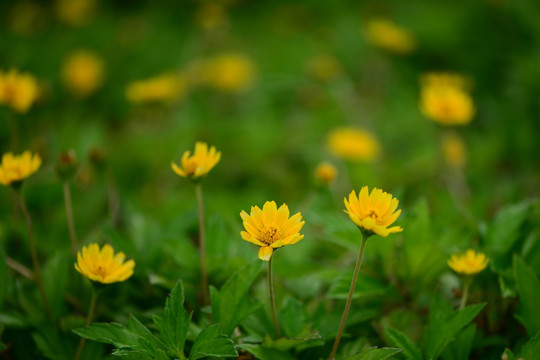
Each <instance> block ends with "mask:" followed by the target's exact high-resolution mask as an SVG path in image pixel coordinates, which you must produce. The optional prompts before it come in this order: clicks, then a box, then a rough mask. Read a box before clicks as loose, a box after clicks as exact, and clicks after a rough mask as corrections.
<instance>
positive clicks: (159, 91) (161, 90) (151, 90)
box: [126, 73, 188, 103]
mask: <svg viewBox="0 0 540 360" xmlns="http://www.w3.org/2000/svg"><path fill="white" fill-rule="evenodd" d="M187 88H188V81H187V78H186V76H185V75H183V74H174V73H167V74H164V75H161V76H156V77H153V78H150V79H147V80H140V81H134V82H132V83H130V84H129V85H128V86H127V88H126V97H127V99H128V100H129V101H131V102H133V103H151V102H173V101H175V100H179V99H180V98H182V97H183V96H185V94H186V92H187Z"/></svg>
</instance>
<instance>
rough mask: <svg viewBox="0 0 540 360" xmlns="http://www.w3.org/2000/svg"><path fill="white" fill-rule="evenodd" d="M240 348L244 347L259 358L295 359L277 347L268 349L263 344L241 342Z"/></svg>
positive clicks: (269, 359)
mask: <svg viewBox="0 0 540 360" xmlns="http://www.w3.org/2000/svg"><path fill="white" fill-rule="evenodd" d="M238 348H240V349H244V350H246V351H247V352H249V353H250V354H252V355H253V356H255V357H256V358H257V359H259V360H295V359H294V358H293V357H292V356H291V355H289V354H287V353H286V352H283V351H279V350H276V349H268V348H265V347H263V346H261V345H254V344H240V345H238Z"/></svg>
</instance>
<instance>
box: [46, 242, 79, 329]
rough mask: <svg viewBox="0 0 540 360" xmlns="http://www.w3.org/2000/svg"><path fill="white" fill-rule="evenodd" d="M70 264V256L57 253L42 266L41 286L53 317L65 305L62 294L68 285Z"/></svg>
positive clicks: (58, 314)
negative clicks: (43, 288)
mask: <svg viewBox="0 0 540 360" xmlns="http://www.w3.org/2000/svg"><path fill="white" fill-rule="evenodd" d="M70 266H73V264H72V258H71V257H70V256H68V255H67V254H63V253H57V254H56V255H55V256H54V257H52V258H51V259H50V260H49V261H48V262H47V265H46V266H45V267H44V268H43V286H44V287H45V293H46V294H47V300H48V301H49V305H50V308H51V312H52V315H53V317H54V318H55V319H56V318H58V317H59V316H60V314H62V312H63V308H64V307H65V301H64V294H65V293H66V288H67V285H68V274H69V271H68V269H69V267H70Z"/></svg>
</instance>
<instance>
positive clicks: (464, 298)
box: [459, 279, 471, 310]
mask: <svg viewBox="0 0 540 360" xmlns="http://www.w3.org/2000/svg"><path fill="white" fill-rule="evenodd" d="M470 286H471V281H470V280H469V279H465V280H464V281H463V294H462V295H461V303H460V304H459V310H463V308H464V307H465V305H467V298H468V297H469V287H470Z"/></svg>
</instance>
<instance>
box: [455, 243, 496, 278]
mask: <svg viewBox="0 0 540 360" xmlns="http://www.w3.org/2000/svg"><path fill="white" fill-rule="evenodd" d="M488 263H489V259H488V258H487V257H486V255H485V254H483V253H480V252H479V253H476V252H475V251H474V250H472V249H469V250H467V251H466V252H465V254H459V255H458V254H452V256H451V257H450V260H448V266H450V267H451V268H452V270H454V271H455V272H457V273H458V274H462V275H474V274H478V273H479V272H480V271H482V270H484V269H485V268H486V266H487V264H488Z"/></svg>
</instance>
